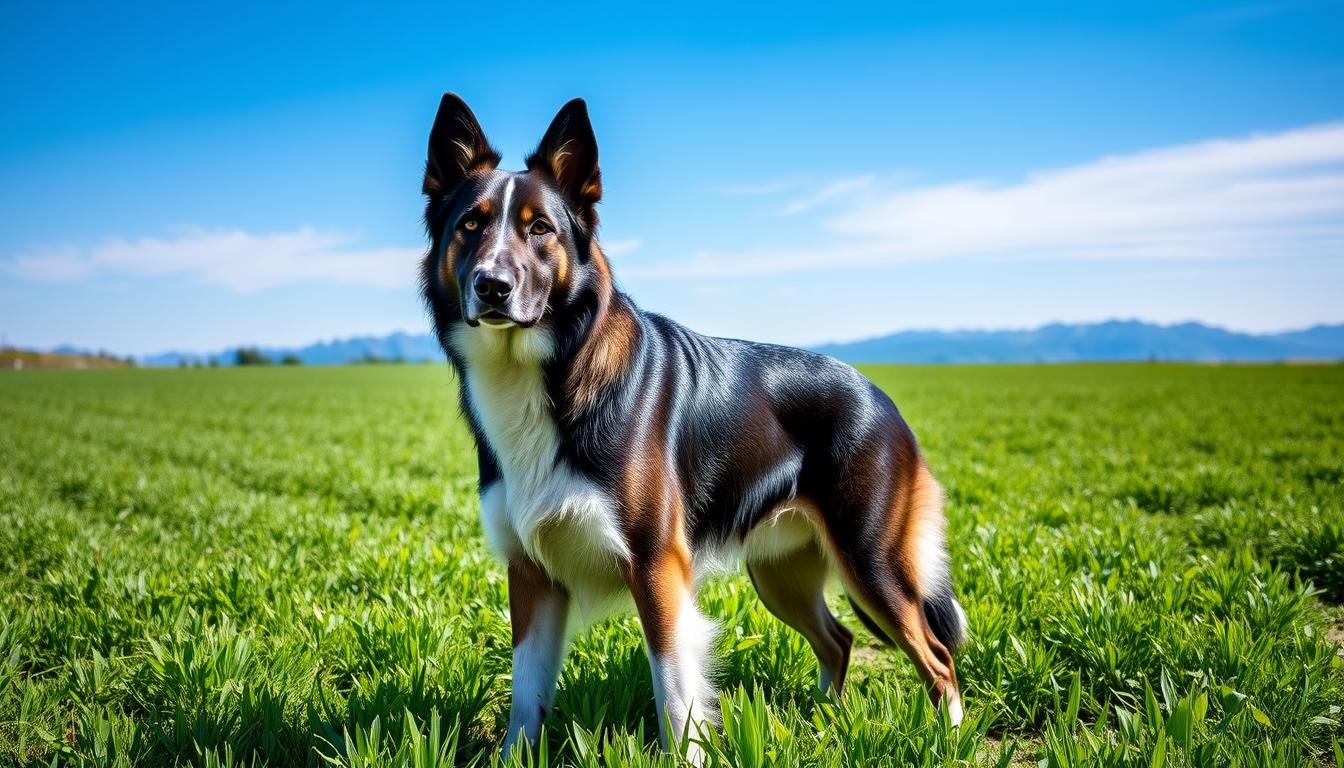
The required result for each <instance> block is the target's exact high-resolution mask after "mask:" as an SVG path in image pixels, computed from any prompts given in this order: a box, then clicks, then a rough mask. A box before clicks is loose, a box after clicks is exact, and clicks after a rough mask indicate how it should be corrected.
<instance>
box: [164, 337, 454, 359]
mask: <svg viewBox="0 0 1344 768" xmlns="http://www.w3.org/2000/svg"><path fill="white" fill-rule="evenodd" d="M259 351H260V352H261V353H262V354H264V355H265V356H266V357H268V358H270V359H271V361H272V362H279V361H280V360H281V359H282V358H284V357H285V356H287V355H293V356H294V357H297V358H298V359H299V360H300V361H301V362H302V363H303V364H304V365H344V364H347V363H358V362H364V361H368V360H380V361H394V360H395V361H405V362H408V363H423V362H427V361H434V362H444V360H445V358H444V356H443V350H442V349H440V348H439V342H438V340H436V339H435V338H434V337H433V336H432V335H431V334H428V333H425V334H413V333H401V332H398V333H393V334H390V335H387V336H355V337H352V338H349V339H332V340H331V341H319V342H317V343H316V344H309V345H308V346H306V347H261V348H259ZM236 352H237V350H236V348H235V349H226V350H221V351H219V352H207V353H194V352H161V353H159V354H157V355H146V356H144V357H141V358H138V362H139V363H140V364H141V365H149V366H169V367H172V366H177V365H181V364H183V363H185V364H187V365H192V364H194V363H210V362H211V361H214V362H217V363H219V364H220V365H233V363H234V360H235V356H236Z"/></svg>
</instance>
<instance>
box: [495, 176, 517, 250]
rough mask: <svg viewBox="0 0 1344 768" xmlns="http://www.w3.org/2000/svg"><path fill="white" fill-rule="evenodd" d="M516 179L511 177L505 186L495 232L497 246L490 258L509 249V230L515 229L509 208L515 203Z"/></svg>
mask: <svg viewBox="0 0 1344 768" xmlns="http://www.w3.org/2000/svg"><path fill="white" fill-rule="evenodd" d="M514 181H515V179H514V178H513V177H512V176H510V177H509V180H508V182H507V183H505V185H504V204H503V205H502V206H500V208H499V229H497V230H495V246H494V248H492V249H491V251H490V258H491V260H494V259H495V258H497V257H499V256H501V255H503V254H504V252H505V251H507V250H508V248H509V230H510V229H512V228H513V217H512V216H511V215H510V214H509V206H510V205H512V203H513V184H514Z"/></svg>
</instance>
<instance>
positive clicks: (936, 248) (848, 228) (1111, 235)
mask: <svg viewBox="0 0 1344 768" xmlns="http://www.w3.org/2000/svg"><path fill="white" fill-rule="evenodd" d="M860 181H861V180H856V179H849V180H841V181H840V182H837V183H836V184H835V185H832V187H830V188H827V189H824V190H823V191H824V192H827V193H828V194H825V195H824V196H814V197H813V198H808V199H805V200H800V201H795V204H794V205H793V206H791V207H790V209H786V211H789V210H809V209H812V208H822V209H824V210H825V211H827V212H828V218H827V219H826V221H825V224H824V229H823V231H822V232H821V233H819V234H821V235H823V237H820V238H819V237H818V236H817V234H818V233H813V234H812V236H811V237H808V236H807V235H806V233H805V232H799V231H792V232H788V235H791V236H790V237H789V243H790V244H788V245H785V246H783V247H779V248H769V247H765V246H755V247H753V248H752V249H750V250H747V251H745V252H738V253H729V252H701V253H698V254H696V255H695V256H694V257H693V258H691V259H689V260H686V261H680V262H675V263H665V264H648V265H644V266H642V267H641V268H640V269H639V271H638V274H636V275H632V276H636V277H638V276H656V277H670V276H685V277H693V276H708V275H743V274H762V273H770V272H786V271H795V270H805V269H813V268H817V267H822V266H836V265H870V264H896V263H902V262H908V261H913V260H927V259H946V258H959V259H1191V260H1207V259H1238V258H1256V257H1259V258H1267V259H1273V258H1281V257H1289V256H1307V257H1326V258H1337V257H1341V256H1344V123H1333V124H1326V125H1317V126H1310V127H1305V128H1301V129H1298V130H1292V131H1287V132H1284V133H1276V134H1266V135H1255V136H1250V137H1246V138H1239V139H1219V140H1213V141H1206V142H1200V143H1195V144H1187V145H1180V146H1175V147H1168V148H1163V149H1155V150H1151V151H1146V152H1140V153H1136V154H1131V155H1123V156H1116V157H1108V158H1104V159H1101V160H1097V161H1094V162H1089V163H1084V164H1081V165H1076V166H1071V167H1067V168H1060V169H1054V170H1048V171H1041V172H1037V173H1033V174H1030V175H1028V176H1027V177H1025V178H1024V179H1023V180H1021V181H1019V182H1015V183H996V182H992V181H986V180H965V181H957V182H952V183H944V184H932V185H922V186H904V187H899V186H898V187H892V186H884V185H881V184H879V183H877V182H874V181H872V180H871V178H870V177H864V183H859V182H860ZM809 223H810V222H809ZM781 230H782V231H786V232H787V228H785V227H783V226H782V227H781ZM809 242H811V243H815V246H814V247H806V245H807V244H808V243H809Z"/></svg>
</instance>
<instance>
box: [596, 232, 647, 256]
mask: <svg viewBox="0 0 1344 768" xmlns="http://www.w3.org/2000/svg"><path fill="white" fill-rule="evenodd" d="M643 245H644V241H643V240H640V239H639V238H637V237H632V238H629V239H626V240H604V241H602V252H603V253H605V254H606V255H608V256H613V257H614V256H626V255H628V254H631V253H634V252H635V251H637V250H639V249H640V248H641V247H642V246H643Z"/></svg>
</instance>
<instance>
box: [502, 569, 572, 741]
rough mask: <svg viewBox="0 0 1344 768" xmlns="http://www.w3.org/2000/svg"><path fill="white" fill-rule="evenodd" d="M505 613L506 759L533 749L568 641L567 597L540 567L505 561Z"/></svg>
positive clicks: (553, 694)
mask: <svg viewBox="0 0 1344 768" xmlns="http://www.w3.org/2000/svg"><path fill="white" fill-rule="evenodd" d="M509 615H510V620H511V622H512V624H513V700H512V704H511V706H510V708H509V733H508V735H507V736H505V737H504V750H503V752H504V757H505V759H507V758H508V757H509V755H510V753H512V751H513V750H514V749H515V748H523V747H522V745H523V744H524V742H526V743H528V744H532V745H534V746H535V745H536V744H537V742H538V740H539V739H540V737H541V726H542V723H543V722H545V720H546V713H547V712H549V711H550V709H551V700H552V699H553V698H554V696H555V681H556V679H557V678H559V676H560V665H561V664H562V663H563V662H564V658H565V647H566V645H567V643H568V635H567V626H566V625H567V623H568V619H569V595H568V593H566V592H565V590H564V589H563V588H562V587H561V586H559V585H558V584H556V583H555V582H553V581H551V578H550V576H548V575H547V574H546V572H545V571H544V570H543V569H542V568H541V566H539V565H537V564H536V563H534V562H532V561H531V560H529V559H527V558H526V557H522V556H519V557H516V558H514V559H513V560H511V561H510V562H509Z"/></svg>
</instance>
